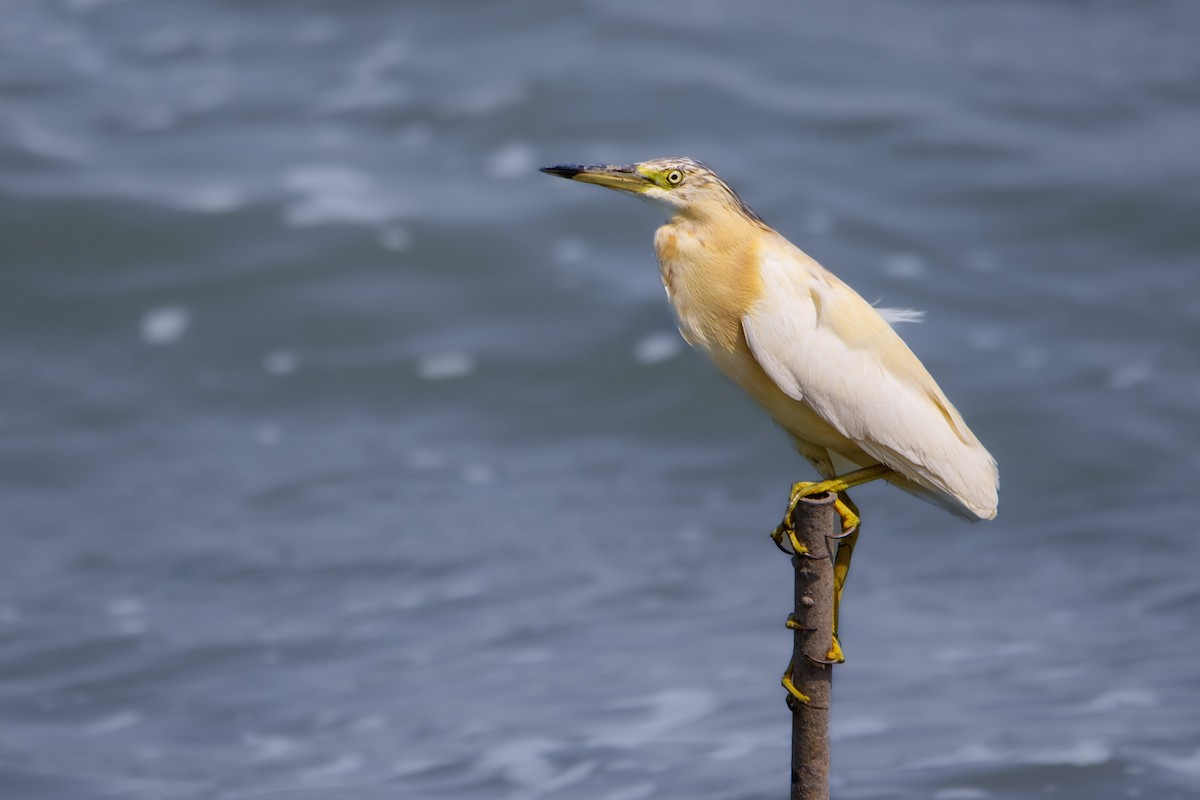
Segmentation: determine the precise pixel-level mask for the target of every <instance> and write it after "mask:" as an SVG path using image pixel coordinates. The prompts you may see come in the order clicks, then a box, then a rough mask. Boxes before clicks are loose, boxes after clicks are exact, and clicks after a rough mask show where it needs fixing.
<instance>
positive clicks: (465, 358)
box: [417, 352, 475, 381]
mask: <svg viewBox="0 0 1200 800" xmlns="http://www.w3.org/2000/svg"><path fill="white" fill-rule="evenodd" d="M474 371H475V359H474V358H472V357H471V354H470V353H463V352H451V353H437V354H434V355H427V356H422V357H421V358H419V359H417V377H419V378H424V379H425V380H427V381H443V380H447V379H449V378H462V377H465V376H467V375H470V374H471V373H472V372H474Z"/></svg>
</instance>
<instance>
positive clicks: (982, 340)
mask: <svg viewBox="0 0 1200 800" xmlns="http://www.w3.org/2000/svg"><path fill="white" fill-rule="evenodd" d="M1002 344H1004V334H1003V333H1001V332H1000V331H998V330H996V329H995V328H972V329H971V330H969V331H967V346H968V347H970V348H972V349H974V350H995V349H996V348H998V347H1000V345H1002Z"/></svg>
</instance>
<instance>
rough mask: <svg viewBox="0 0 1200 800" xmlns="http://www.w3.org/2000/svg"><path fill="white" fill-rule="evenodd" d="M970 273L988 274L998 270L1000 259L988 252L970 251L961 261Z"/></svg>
mask: <svg viewBox="0 0 1200 800" xmlns="http://www.w3.org/2000/svg"><path fill="white" fill-rule="evenodd" d="M963 263H965V264H966V266H967V269H969V270H971V271H972V272H981V273H990V272H996V271H997V270H999V269H1000V257H999V256H998V255H996V254H995V253H993V252H991V251H990V250H972V251H971V252H969V253H967V254H966V256H965V257H964V259H963Z"/></svg>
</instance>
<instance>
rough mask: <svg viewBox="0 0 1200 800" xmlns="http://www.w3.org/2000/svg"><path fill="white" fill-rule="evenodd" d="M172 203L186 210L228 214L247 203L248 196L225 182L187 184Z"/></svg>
mask: <svg viewBox="0 0 1200 800" xmlns="http://www.w3.org/2000/svg"><path fill="white" fill-rule="evenodd" d="M170 202H171V203H172V205H174V206H175V207H176V208H179V209H182V210H184V211H195V212H197V213H200V214H227V213H229V212H230V211H236V210H238V209H239V208H242V207H243V206H245V205H246V197H245V194H244V193H243V192H242V190H241V189H239V188H237V187H236V186H229V185H224V184H217V183H212V184H207V185H203V184H202V185H199V186H190V185H189V186H187V187H186V188H185V189H182V190H181V191H179V192H178V193H177V194H175V195H174V196H173V197H172V198H171V201H170Z"/></svg>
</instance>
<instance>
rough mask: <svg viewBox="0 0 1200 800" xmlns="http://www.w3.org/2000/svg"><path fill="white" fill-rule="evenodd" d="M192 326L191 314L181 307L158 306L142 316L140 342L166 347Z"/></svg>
mask: <svg viewBox="0 0 1200 800" xmlns="http://www.w3.org/2000/svg"><path fill="white" fill-rule="evenodd" d="M191 324H192V314H191V312H190V311H188V310H187V308H186V307H184V306H181V305H169V306H159V307H158V308H152V309H150V310H149V311H147V312H146V313H144V314H142V325H141V329H142V341H144V342H145V343H146V344H152V345H166V344H172V343H174V342H177V341H179V339H180V338H181V337H182V336H183V334H184V333H186V332H187V329H188V327H189V326H190V325H191Z"/></svg>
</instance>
